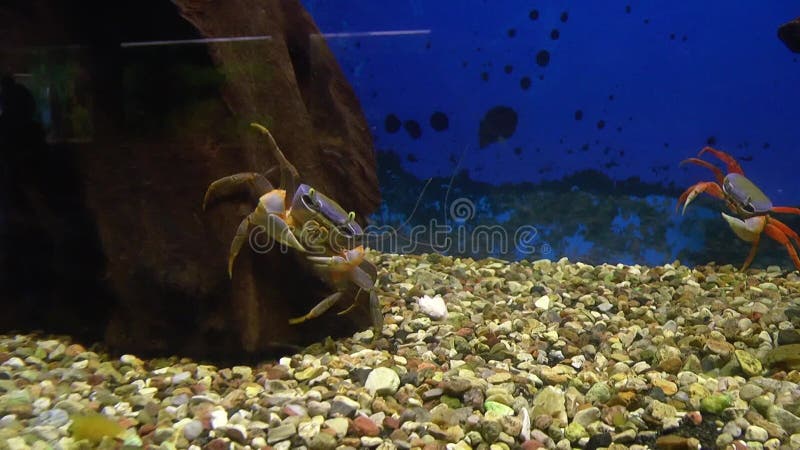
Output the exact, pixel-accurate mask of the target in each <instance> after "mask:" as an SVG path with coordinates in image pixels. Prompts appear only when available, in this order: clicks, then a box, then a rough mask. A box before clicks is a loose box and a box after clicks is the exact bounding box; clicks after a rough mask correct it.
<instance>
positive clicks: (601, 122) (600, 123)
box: [597, 120, 606, 130]
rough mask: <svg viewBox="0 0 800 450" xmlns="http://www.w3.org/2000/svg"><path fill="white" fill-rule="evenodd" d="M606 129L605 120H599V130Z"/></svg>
mask: <svg viewBox="0 0 800 450" xmlns="http://www.w3.org/2000/svg"><path fill="white" fill-rule="evenodd" d="M605 127H606V121H605V120H598V121H597V129H598V130H602V129H603V128H605Z"/></svg>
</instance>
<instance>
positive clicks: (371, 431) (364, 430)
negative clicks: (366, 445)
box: [353, 416, 381, 436]
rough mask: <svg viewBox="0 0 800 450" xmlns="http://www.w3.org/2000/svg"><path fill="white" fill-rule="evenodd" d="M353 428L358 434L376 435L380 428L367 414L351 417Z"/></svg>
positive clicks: (379, 432) (378, 433)
mask: <svg viewBox="0 0 800 450" xmlns="http://www.w3.org/2000/svg"><path fill="white" fill-rule="evenodd" d="M353 429H354V430H355V432H356V434H357V435H358V436H378V435H380V434H381V429H380V427H379V426H378V425H376V424H375V422H373V421H372V419H370V418H369V417H367V416H358V417H356V418H355V419H353Z"/></svg>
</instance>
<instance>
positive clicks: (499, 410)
mask: <svg viewBox="0 0 800 450" xmlns="http://www.w3.org/2000/svg"><path fill="white" fill-rule="evenodd" d="M483 406H484V407H485V408H486V415H487V416H488V415H489V413H492V414H493V415H495V416H496V417H502V416H511V415H513V414H514V409H513V408H511V407H510V406H506V405H504V404H502V403H499V402H495V401H491V400H487V401H486V402H485V403H484V404H483Z"/></svg>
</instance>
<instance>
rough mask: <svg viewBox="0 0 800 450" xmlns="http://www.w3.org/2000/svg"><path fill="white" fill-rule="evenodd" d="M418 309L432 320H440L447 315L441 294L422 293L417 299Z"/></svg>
mask: <svg viewBox="0 0 800 450" xmlns="http://www.w3.org/2000/svg"><path fill="white" fill-rule="evenodd" d="M417 302H418V303H419V310H420V311H421V312H422V313H423V314H425V315H426V316H428V317H430V318H431V319H434V320H442V319H444V318H445V317H447V305H445V304H444V299H443V298H442V296H441V295H438V294H437V295H434V296H433V297H430V296H427V295H424V296H422V297H421V298H420V299H419V300H417Z"/></svg>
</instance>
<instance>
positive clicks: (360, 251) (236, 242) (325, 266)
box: [203, 123, 383, 335]
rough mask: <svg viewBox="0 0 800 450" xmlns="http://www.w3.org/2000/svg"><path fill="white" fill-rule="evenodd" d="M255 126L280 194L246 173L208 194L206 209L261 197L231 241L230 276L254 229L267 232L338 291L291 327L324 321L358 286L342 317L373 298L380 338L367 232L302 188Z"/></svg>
mask: <svg viewBox="0 0 800 450" xmlns="http://www.w3.org/2000/svg"><path fill="white" fill-rule="evenodd" d="M250 125H251V126H252V127H253V128H255V129H257V130H258V131H260V132H261V133H262V134H264V135H265V136H266V137H267V142H268V144H269V147H270V148H271V149H272V152H273V154H274V156H275V158H276V159H277V160H278V165H279V168H280V174H281V181H280V186H279V187H278V188H277V189H276V188H274V187H273V186H272V184H271V183H270V182H269V181H268V180H267V178H266V176H265V175H264V174H261V173H257V172H244V173H237V174H234V175H229V176H227V177H223V178H220V179H218V180H216V181H214V182H213V183H211V185H209V187H208V189H207V190H206V194H205V197H204V198H203V209H205V208H206V206H207V205H208V204H209V203H211V202H213V201H215V200H217V199H218V198H220V197H225V196H229V195H232V194H236V193H240V192H243V191H244V192H248V193H250V195H251V196H253V197H257V198H258V204H257V205H256V208H255V209H254V210H253V212H252V213H250V214H249V215H248V216H246V217H245V218H244V219H243V220H242V222H241V223H240V224H239V228H238V229H237V230H236V235H235V236H234V237H233V241H232V242H231V248H230V252H229V254H228V276H231V277H232V276H233V265H234V261H235V260H236V256H237V255H238V254H239V251H240V250H241V248H242V245H244V243H245V242H247V241H249V239H250V237H251V233H252V232H253V230H254V228H255V227H258V231H263V232H264V233H265V234H266V236H267V237H268V238H270V239H273V240H275V241H276V242H277V243H279V244H281V245H282V246H285V247H291V248H293V249H295V250H297V251H300V252H303V253H307V254H309V255H310V256H307V258H308V260H309V261H311V262H312V263H313V264H314V266H315V267H316V268H317V269H319V270H320V272H321V273H322V274H323V275H324V277H325V280H326V281H327V282H328V283H329V284H332V285H333V286H334V287H335V288H336V292H334V293H333V294H331V295H329V296H327V297H325V298H324V299H323V300H322V301H320V302H319V303H318V304H317V305H316V306H314V307H313V308H312V309H311V311H309V312H308V313H307V314H305V315H303V316H301V317H296V318H292V319H290V320H289V323H292V324H297V323H301V322H305V321H306V320H309V319H313V318H316V317H319V316H320V315H322V314H323V313H325V312H326V311H327V310H329V309H330V308H331V307H333V306H334V305H335V304H336V303H337V302H338V301H339V300H340V299H341V297H342V296H343V294H344V293H345V292H346V291H347V290H348V289H349V288H350V287H351V286H352V285H355V286H356V287H357V288H358V289H357V293H356V295H355V298H354V299H353V305H352V306H349V307H348V308H346V309H345V310H343V311H341V312H339V314H345V313H347V312H349V311H350V310H351V309H352V308H353V307H355V306H356V304H357V300H358V297H359V296H360V294H361V293H362V292H366V293H368V295H369V308H370V315H371V319H372V324H373V327H374V328H375V330H376V335H378V334H379V333H380V330H381V328H382V326H383V315H382V314H381V310H380V303H379V300H378V296H377V294H376V293H375V280H376V278H377V269H376V268H375V265H374V264H372V263H371V262H369V261H368V260H367V259H366V258H365V257H364V253H365V250H364V247H363V246H361V245H356V243H357V241H358V240H360V239H362V238H363V230H362V229H361V226H360V225H359V224H358V223H357V222H356V221H355V213H352V212H350V213H348V212H346V211H345V210H344V209H343V208H342V207H341V206H339V204H338V203H336V202H335V201H334V200H332V199H331V198H329V197H327V196H325V195H323V194H322V193H320V192H318V191H317V190H316V189H314V188H312V187H311V186H309V185H307V184H301V183H299V174H298V172H297V169H296V168H295V167H294V165H292V163H290V162H289V160H288V159H286V157H285V156H284V154H283V152H282V151H281V150H280V148H279V147H278V144H277V143H276V142H275V139H274V138H273V137H272V134H271V133H270V132H269V130H268V129H266V128H265V127H263V126H261V125H259V124H257V123H252V124H250ZM351 283H352V284H351Z"/></svg>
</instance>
